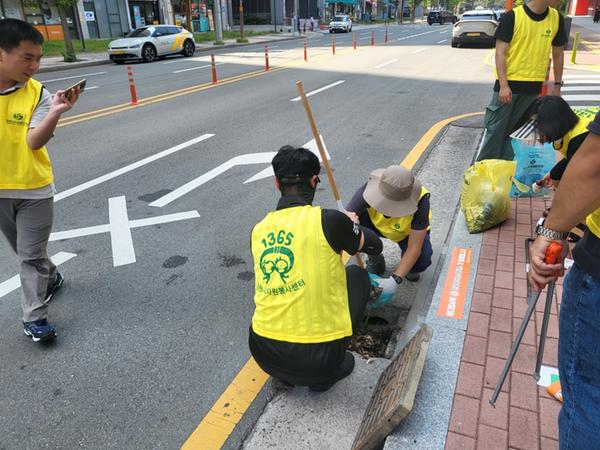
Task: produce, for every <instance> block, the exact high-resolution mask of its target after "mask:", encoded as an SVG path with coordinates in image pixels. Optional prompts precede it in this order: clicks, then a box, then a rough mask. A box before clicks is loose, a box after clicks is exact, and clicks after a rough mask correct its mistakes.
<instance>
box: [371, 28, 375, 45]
mask: <svg viewBox="0 0 600 450" xmlns="http://www.w3.org/2000/svg"><path fill="white" fill-rule="evenodd" d="M371 45H375V32H374V31H371Z"/></svg>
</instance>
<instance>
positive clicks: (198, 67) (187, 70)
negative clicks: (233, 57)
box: [172, 62, 225, 73]
mask: <svg viewBox="0 0 600 450" xmlns="http://www.w3.org/2000/svg"><path fill="white" fill-rule="evenodd" d="M221 64H225V63H222V62H220V63H216V64H215V66H220V65H221ZM211 66H212V64H207V65H205V66H197V67H190V68H189V69H181V70H174V71H173V72H172V73H181V72H189V71H190V70H199V69H206V68H208V67H211Z"/></svg>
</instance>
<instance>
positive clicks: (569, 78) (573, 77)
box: [563, 73, 593, 80]
mask: <svg viewBox="0 0 600 450" xmlns="http://www.w3.org/2000/svg"><path fill="white" fill-rule="evenodd" d="M591 76H593V75H592V74H587V73H586V74H585V75H575V74H565V75H563V80H572V79H575V78H589V77H591Z"/></svg>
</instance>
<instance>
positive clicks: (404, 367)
mask: <svg viewBox="0 0 600 450" xmlns="http://www.w3.org/2000/svg"><path fill="white" fill-rule="evenodd" d="M431 336H432V331H431V328H429V327H428V326H427V325H423V326H421V329H420V330H419V331H418V332H417V333H416V334H415V335H414V336H413V338H412V339H411V340H410V341H409V342H408V344H406V347H404V349H403V350H402V352H400V354H399V355H398V356H396V357H395V358H394V359H393V360H392V362H391V363H390V365H389V366H388V367H387V368H386V369H385V370H384V371H383V373H382V374H381V376H380V377H379V381H378V382H377V386H376V387H375V391H374V393H373V396H372V397H371V401H370V402H369V406H368V407H367V411H366V412H365V415H364V417H363V420H362V423H361V425H360V428H359V429H358V433H357V434H356V438H355V439H354V444H352V450H370V449H373V448H375V447H377V446H378V445H379V444H380V443H381V441H382V440H383V439H385V437H386V436H388V435H389V434H390V433H391V432H392V431H393V430H394V428H396V427H397V426H398V424H399V423H400V422H402V420H403V419H404V418H405V417H406V416H408V414H409V413H410V411H411V410H412V408H413V403H414V400H415V395H416V393H417V387H418V386H419V380H420V379H421V373H422V372H423V366H424V365H425V357H426V356H427V350H428V349H429V343H430V342H431Z"/></svg>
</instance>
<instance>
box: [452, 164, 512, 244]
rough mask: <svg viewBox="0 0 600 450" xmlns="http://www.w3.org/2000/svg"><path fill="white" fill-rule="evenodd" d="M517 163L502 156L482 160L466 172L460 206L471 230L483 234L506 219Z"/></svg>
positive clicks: (508, 212) (470, 231)
mask: <svg viewBox="0 0 600 450" xmlns="http://www.w3.org/2000/svg"><path fill="white" fill-rule="evenodd" d="M516 167H517V163H516V162H515V161H504V160H500V159H487V160H484V161H479V162H477V163H475V164H473V165H472V166H471V167H469V168H468V169H467V170H466V171H465V174H464V175H463V183H462V189H461V194H460V208H461V210H462V212H463V213H464V215H465V220H466V222H467V228H468V230H469V233H480V232H482V231H485V230H487V229H488V228H492V227H493V226H495V225H498V224H499V223H501V222H503V221H504V220H506V219H507V218H508V216H509V214H510V197H509V194H510V190H511V187H512V181H511V180H512V178H513V176H514V175H515V169H516Z"/></svg>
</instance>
